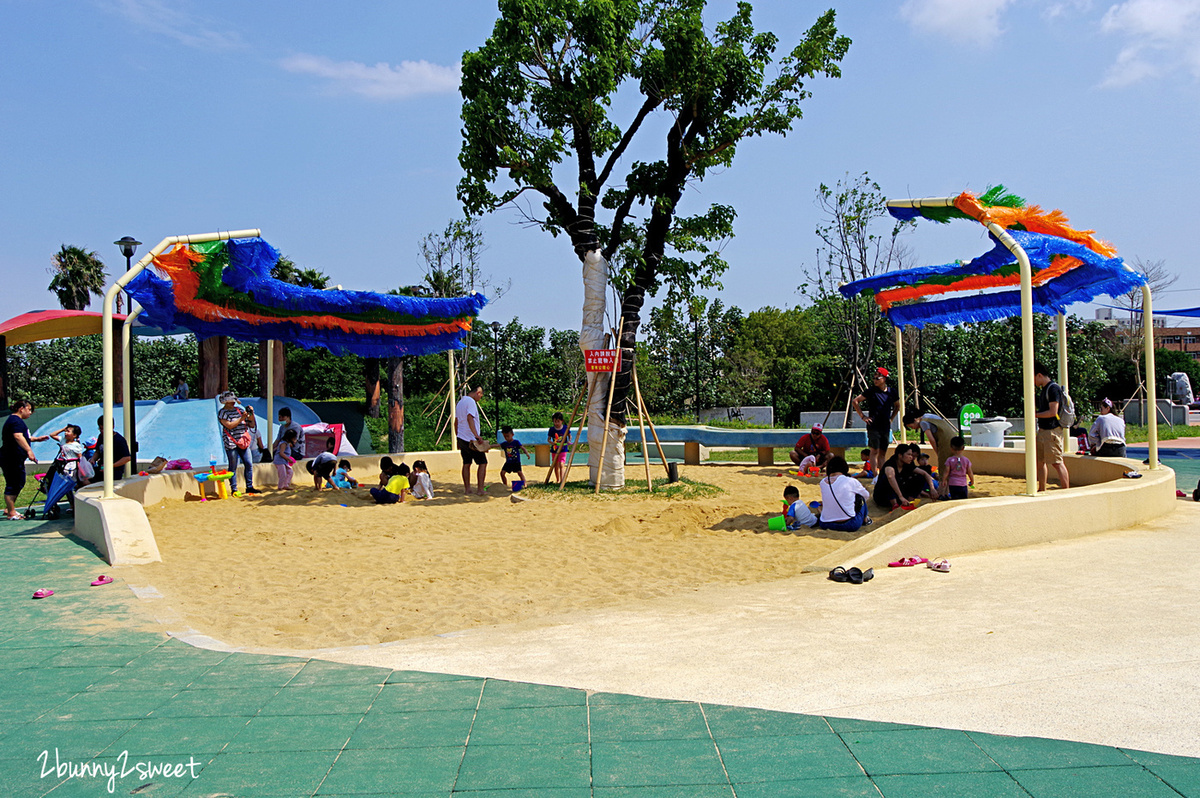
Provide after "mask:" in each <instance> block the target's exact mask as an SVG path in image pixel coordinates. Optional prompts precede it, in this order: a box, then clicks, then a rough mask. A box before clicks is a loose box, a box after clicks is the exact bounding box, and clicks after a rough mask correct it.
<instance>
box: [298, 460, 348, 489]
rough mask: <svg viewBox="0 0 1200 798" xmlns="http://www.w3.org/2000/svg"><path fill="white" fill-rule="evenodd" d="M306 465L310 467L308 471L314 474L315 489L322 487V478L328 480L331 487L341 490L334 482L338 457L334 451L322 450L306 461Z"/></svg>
mask: <svg viewBox="0 0 1200 798" xmlns="http://www.w3.org/2000/svg"><path fill="white" fill-rule="evenodd" d="M304 467H305V468H307V469H308V473H310V474H312V475H313V490H320V489H321V480H324V481H325V482H327V483H328V484H329V487H331V488H333V489H334V490H341V488H339V487H338V486H337V485H335V484H333V471H334V469H335V468H337V457H335V456H334V454H333V452H321V453H320V454H319V455H317V456H316V457H314V458H313V459H311V460H309V461H308V462H307V463H305V464H304Z"/></svg>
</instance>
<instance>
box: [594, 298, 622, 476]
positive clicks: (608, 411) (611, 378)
mask: <svg viewBox="0 0 1200 798" xmlns="http://www.w3.org/2000/svg"><path fill="white" fill-rule="evenodd" d="M623 332H625V318H624V317H621V326H620V328H619V329H618V330H617V337H616V338H614V339H613V342H614V343H615V344H616V350H617V356H616V357H614V358H613V367H612V371H611V372H609V375H608V405H607V406H606V407H605V408H604V437H603V438H601V439H600V462H599V463H598V464H597V465H596V491H595V492H596V494H597V495H599V493H600V483H601V482H602V481H603V480H604V452H605V450H607V449H608V420H609V419H610V418H611V417H612V400H613V394H614V393H616V389H617V369H619V368H621V334H622V333H623ZM626 405H627V406H628V403H626ZM588 455H589V457H588V459H589V460H590V459H591V446H590V445H589V447H588ZM622 456H624V453H623V452H622Z"/></svg>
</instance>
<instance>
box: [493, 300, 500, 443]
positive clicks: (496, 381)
mask: <svg viewBox="0 0 1200 798" xmlns="http://www.w3.org/2000/svg"><path fill="white" fill-rule="evenodd" d="M492 374H493V376H492V393H493V394H494V395H495V397H496V432H499V431H500V322H498V321H494V322H492Z"/></svg>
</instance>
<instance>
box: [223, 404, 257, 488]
mask: <svg viewBox="0 0 1200 798" xmlns="http://www.w3.org/2000/svg"><path fill="white" fill-rule="evenodd" d="M217 421H218V422H219V423H220V424H221V442H222V443H224V445H225V459H226V460H227V461H228V462H229V471H230V473H231V474H232V475H233V476H231V477H230V478H229V489H230V490H231V491H233V493H234V495H235V496H236V495H238V492H237V489H238V483H237V467H238V462H239V461H240V462H241V463H242V465H243V466H244V468H245V471H246V493H250V494H253V493H258V492H259V491H258V490H256V489H255V487H254V460H253V458H252V457H251V455H250V447H251V446H253V445H254V436H253V435H252V434H251V433H250V425H249V424H248V423H247V422H246V411H245V410H242V409H241V408H239V407H238V406H237V394H235V393H234V392H233V391H226V392H225V393H223V394H221V409H220V410H218V411H217Z"/></svg>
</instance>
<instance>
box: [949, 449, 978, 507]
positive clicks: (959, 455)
mask: <svg viewBox="0 0 1200 798" xmlns="http://www.w3.org/2000/svg"><path fill="white" fill-rule="evenodd" d="M966 447H967V442H966V441H965V440H963V437H962V436H961V435H956V436H954V437H953V438H951V439H950V456H949V457H947V458H946V483H947V484H948V485H949V486H950V498H951V499H965V498H967V488H968V487H975V472H974V471H972V470H971V461H970V460H968V459H967V458H966V457H965V456H964V455H963V449H965V448H966Z"/></svg>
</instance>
